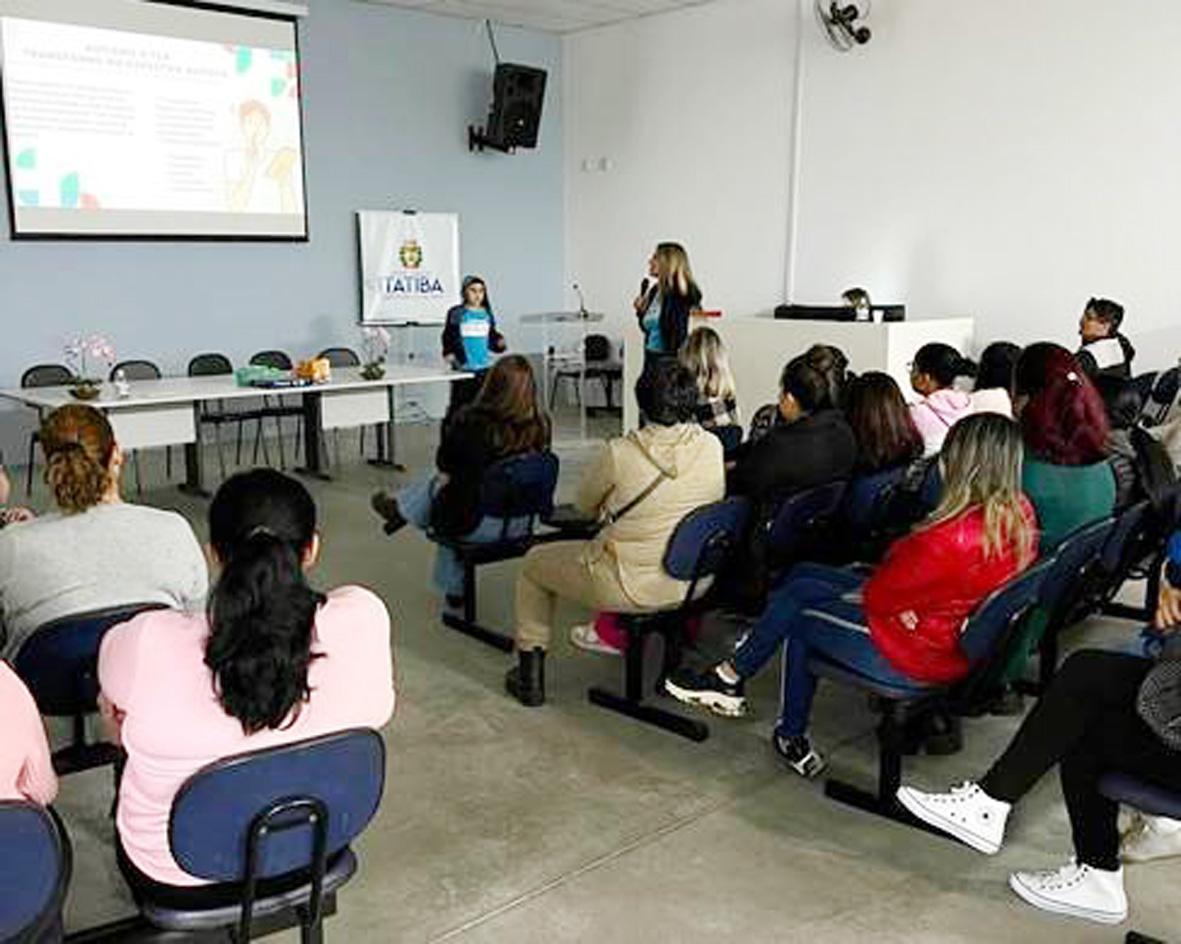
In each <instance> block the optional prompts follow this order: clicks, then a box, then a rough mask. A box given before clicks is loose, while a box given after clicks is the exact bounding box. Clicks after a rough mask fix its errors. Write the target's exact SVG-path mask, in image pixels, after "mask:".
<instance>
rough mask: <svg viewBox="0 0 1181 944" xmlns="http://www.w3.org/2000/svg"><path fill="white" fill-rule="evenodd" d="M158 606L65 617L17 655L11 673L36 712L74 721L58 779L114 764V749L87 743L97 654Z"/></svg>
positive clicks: (56, 764)
mask: <svg viewBox="0 0 1181 944" xmlns="http://www.w3.org/2000/svg"><path fill="white" fill-rule="evenodd" d="M160 609H164V606H163V605H162V604H159V603H134V604H130V605H128V606H116V607H109V608H107V609H102V610H94V611H92V612H89V613H78V614H77V615H75V616H65V617H62V618H61V619H57V620H53V621H52V622H49V623H46V624H45V625H44V626H42V627H41V628H40V629H38V630H36V631H35V632H34V633H33V634H32V635H31V636H30V637H29V638H28V639H27V640H26V641H25V644H24V645H23V646H21V648H20V650H19V651H18V652H17V654H16V660H15V662H14V663H13V668H14V669H15V670H16V674H17V675H19V676H20V677H21V679H22V680H23V681H24V683H25V685H27V686H28V688H29V691H30V692H32V695H33V698H34V700H35V701H36V702H37V710H38V711H40V712H41V714H43V715H47V716H49V717H52V718H72V719H73V721H74V735H73V741H72V743H71V744H70V745H69V746H68V747H63V748H60V749H58V750H56V751H54V753H53V769H54V770H55V771H57V773H58V774H59V775H63V776H64V775H66V774H72V773H77V772H79V771H82V770H89V769H90V768H92V767H102V766H105V765H106V764H111V763H114V762H115V759H116V758H117V757H118V755H119V749H118V748H117V747H115V746H114V745H113V744H106V743H100V744H89V743H87V741H86V716H87V715H88V714H93V713H94V712H96V711H97V710H98V649H99V646H100V645H101V643H102V639H103V636H105V635H106V633H107V630H109V629H110V628H111V627H112V626H117V625H118V624H119V623H125V622H127V620H129V619H131V618H132V617H133V616H136V615H137V614H139V613H142V612H144V611H145V610H160Z"/></svg>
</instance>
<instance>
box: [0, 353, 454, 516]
mask: <svg viewBox="0 0 1181 944" xmlns="http://www.w3.org/2000/svg"><path fill="white" fill-rule="evenodd" d="M471 376H472V374H470V373H467V372H465V371H456V370H449V369H444V368H438V367H411V366H390V367H387V368H386V373H385V376H384V377H382V378H381V379H380V380H365V379H364V378H362V377H361V369H360V368H358V367H336V368H333V370H332V379H331V380H330V381H329V382H327V383H322V384H313V385H311V386H306V387H240V386H238V384H237V383H235V381H234V377H233V375H232V374H222V375H217V376H213V377H164V378H162V379H160V380H137V381H132V383H131V395H130V396H127V397H119V396H117V395H116V393H115V388H114V385H113V384H110V383H105V384H103V386H102V392H101V394H100V395H99V397H98V398H97V399H94V400H79V399H77V398H75V397H74V396H72V395H71V393H70V389H69V387H31V388H18V389H8V390H0V398H2V399H6V400H14V401H16V402H17V403H22V404H24V405H25V406H29V407H32V408H33V409H36V410H39V411H47V410H53V409H56V408H57V407H59V406H64V405H66V404H67V403H86V404H88V405H89V406H93V407H95V408H96V409H99V410H102V411H103V412H104V413H105V414H106V415H107V418H108V419H109V420H110V423H111V427H112V429H113V430H114V432H115V439H116V441H117V442H118V443H119V445H120V446H122V447H123V448H124V449H146V448H152V447H156V446H172V445H183V446H184V447H185V483H184V485H182V486H181V487H182V488H183V489H185V490H186V491H191V492H194V493H197V494H201V495H207V494H208V492H207V491H206V490H205V488H204V482H203V476H202V469H201V458H202V457H201V450H200V448H199V447H200V445H201V438H200V430H201V423H200V414H201V406H202V404H204V403H208V402H210V401H214V400H221V401H225V400H245V399H258V398H259V397H262V396H264V395H282V396H287V397H299V398H300V399H301V405H302V407H303V417H302V419H303V442H304V466H303V467H302V468H301V469H299V470H298V471H301V472H304V473H306V474H309V475H314V476H317V477H318V478H324V479H326V478H327V477H328V476H327V475H326V474H325V472H324V470H323V467H322V465H321V461H320V456H321V445H322V441H323V439H322V435H321V434H322V432H323V431H324V430H326V429H345V428H352V427H357V426H368V425H370V424H377V425H378V426H379V428H380V426H381V425H384V426H385V427H386V429H387V430H388V434H387V435H388V439H389V447H388V457H387V454H386V453H387V448H386V440H385V437H381V436H379V437H378V444H377V452H378V455H377V459H376V460H375V461H376V462H377V463H379V464H382V465H396V463H395V462H394V397H393V391H394V388H395V387H404V386H411V385H415V384H429V383H454V382H455V381H457V380H464V379H467V378H469V377H471Z"/></svg>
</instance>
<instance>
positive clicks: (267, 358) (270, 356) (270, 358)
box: [250, 351, 295, 370]
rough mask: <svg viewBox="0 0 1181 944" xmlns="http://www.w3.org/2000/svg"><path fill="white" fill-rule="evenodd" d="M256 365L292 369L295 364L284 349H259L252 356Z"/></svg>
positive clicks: (276, 368)
mask: <svg viewBox="0 0 1181 944" xmlns="http://www.w3.org/2000/svg"><path fill="white" fill-rule="evenodd" d="M250 363H251V364H252V365H253V366H255V367H273V368H275V370H291V368H292V367H294V366H295V365H294V364H292V362H291V358H290V357H289V356H288V355H287V354H286V353H285V352H284V351H259V352H258V353H257V354H255V355H254V356H253V357H251V358H250Z"/></svg>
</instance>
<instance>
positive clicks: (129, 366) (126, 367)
mask: <svg viewBox="0 0 1181 944" xmlns="http://www.w3.org/2000/svg"><path fill="white" fill-rule="evenodd" d="M119 371H123V375H124V376H125V377H126V378H127V379H128V380H159V379H160V378H161V377H163V376H164V375H163V374H162V373H161V372H160V368H159V367H157V366H156V365H155V364H153V363H152V362H151V361H145V360H143V359H135V360H129V361H119V363H118V364H116V365H115V366H114V367H112V368H111V374H110V378H109V379H110V380H114V379H115V375H116V374H117V373H119Z"/></svg>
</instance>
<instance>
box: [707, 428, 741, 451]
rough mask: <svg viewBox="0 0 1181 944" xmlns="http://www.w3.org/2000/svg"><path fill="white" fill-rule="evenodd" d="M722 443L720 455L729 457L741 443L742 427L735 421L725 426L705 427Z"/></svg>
mask: <svg viewBox="0 0 1181 944" xmlns="http://www.w3.org/2000/svg"><path fill="white" fill-rule="evenodd" d="M706 428H707V429H708V430H709V432H711V433H713V434H714V435H715V436H717V437H718V439H719V440H720V441H721V443H722V456H723V457H724V458H726V459H729V458H730V457H731V456H733V455H734V453H735V452H737V451H738V447H739V446H741V445H742V427H741V426H739V425H738V424H737V423H727V424H726V425H725V426H709V427H706Z"/></svg>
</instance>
